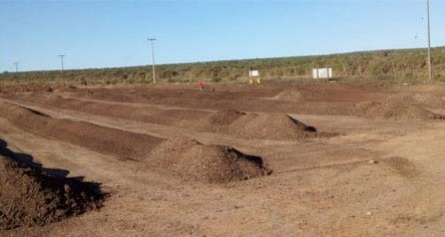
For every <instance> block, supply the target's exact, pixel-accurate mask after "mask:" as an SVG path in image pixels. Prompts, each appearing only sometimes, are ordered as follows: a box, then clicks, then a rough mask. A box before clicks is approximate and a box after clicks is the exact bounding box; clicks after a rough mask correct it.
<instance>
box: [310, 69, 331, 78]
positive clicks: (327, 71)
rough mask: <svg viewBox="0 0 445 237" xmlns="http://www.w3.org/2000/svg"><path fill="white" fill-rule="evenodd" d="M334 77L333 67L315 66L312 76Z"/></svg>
mask: <svg viewBox="0 0 445 237" xmlns="http://www.w3.org/2000/svg"><path fill="white" fill-rule="evenodd" d="M332 77H333V74H332V68H314V69H312V78H314V79H331V78H332Z"/></svg>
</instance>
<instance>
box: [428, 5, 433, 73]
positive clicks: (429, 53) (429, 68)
mask: <svg viewBox="0 0 445 237" xmlns="http://www.w3.org/2000/svg"><path fill="white" fill-rule="evenodd" d="M426 7H427V18H428V80H429V81H431V80H432V79H433V73H432V69H431V28H430V0H427V1H426Z"/></svg>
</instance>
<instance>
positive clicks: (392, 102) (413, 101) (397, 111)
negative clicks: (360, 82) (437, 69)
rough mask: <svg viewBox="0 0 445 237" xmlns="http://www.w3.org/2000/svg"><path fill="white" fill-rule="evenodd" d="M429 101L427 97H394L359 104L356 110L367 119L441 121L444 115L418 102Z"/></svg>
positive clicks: (444, 117)
mask: <svg viewBox="0 0 445 237" xmlns="http://www.w3.org/2000/svg"><path fill="white" fill-rule="evenodd" d="M420 99H422V102H423V103H424V102H425V99H426V100H428V99H431V98H430V97H428V96H421V97H420V96H418V97H417V98H416V97H413V96H409V95H394V96H391V97H389V98H388V99H387V100H386V101H384V102H375V101H372V102H364V103H359V104H358V105H357V106H356V108H357V109H358V110H359V111H360V112H361V113H362V114H364V115H365V116H367V117H381V118H385V119H394V120H443V119H445V116H444V115H441V114H437V113H434V112H432V111H430V110H428V109H426V108H425V107H426V105H425V104H422V103H421V102H419V100H420Z"/></svg>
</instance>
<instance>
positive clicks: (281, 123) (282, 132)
mask: <svg viewBox="0 0 445 237" xmlns="http://www.w3.org/2000/svg"><path fill="white" fill-rule="evenodd" d="M230 130H231V131H232V132H233V133H235V134H239V135H240V136H243V137H248V138H256V139H271V140H295V139H305V138H312V137H320V136H323V135H326V134H323V133H317V130H316V129H315V128H314V127H310V126H307V125H306V124H304V123H302V122H300V121H298V120H296V119H294V118H292V117H290V116H289V115H286V114H281V113H267V114H246V115H244V116H242V117H240V118H239V119H237V120H236V121H235V122H233V123H232V124H231V125H230Z"/></svg>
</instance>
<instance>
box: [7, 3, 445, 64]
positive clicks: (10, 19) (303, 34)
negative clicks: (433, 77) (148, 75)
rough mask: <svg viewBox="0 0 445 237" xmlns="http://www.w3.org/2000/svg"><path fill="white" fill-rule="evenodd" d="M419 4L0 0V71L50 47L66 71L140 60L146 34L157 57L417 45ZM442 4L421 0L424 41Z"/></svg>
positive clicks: (441, 19)
mask: <svg viewBox="0 0 445 237" xmlns="http://www.w3.org/2000/svg"><path fill="white" fill-rule="evenodd" d="M425 2H426V0H330V1H329V0H282V1H276V0H264V1H260V0H257V1H253V0H251V1H246V0H238V1H237V0H170V1H161V0H158V1H151V0H146V1H136V0H134V1H130V0H126V1H125V0H119V1H118V0H96V1H87V0H52V1H51V0H46V1H44V0H0V50H1V52H0V71H14V70H15V66H14V62H19V63H20V64H19V69H20V70H23V71H28V70H52V69H59V68H60V60H59V58H58V57H57V55H59V54H66V58H65V67H66V68H72V69H74V68H97V67H117V66H137V65H147V64H151V49H150V44H149V42H148V41H147V40H146V38H147V37H156V38H157V39H158V41H157V42H156V45H155V52H156V61H157V63H161V64H165V63H180V62H196V61H213V60H226V59H245V58H263V57H283V56H298V55H314V54H331V53H339V52H350V51H361V50H375V49H389V48H413V47H424V46H425V45H426V36H425V34H426V6H425V5H426V3H425ZM444 12H445V1H444V0H431V17H432V18H431V19H432V44H433V46H442V45H445V30H444V29H445V14H444ZM422 18H423V19H422ZM416 36H417V37H416Z"/></svg>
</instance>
